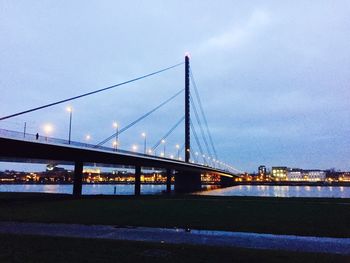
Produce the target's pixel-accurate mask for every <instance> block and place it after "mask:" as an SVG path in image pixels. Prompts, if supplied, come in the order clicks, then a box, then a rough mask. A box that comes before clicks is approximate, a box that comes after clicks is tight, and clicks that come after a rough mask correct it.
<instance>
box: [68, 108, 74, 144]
mask: <svg viewBox="0 0 350 263" xmlns="http://www.w3.org/2000/svg"><path fill="white" fill-rule="evenodd" d="M67 111H68V112H69V134H68V144H70V139H71V134H72V115H73V109H72V107H71V106H69V107H67Z"/></svg>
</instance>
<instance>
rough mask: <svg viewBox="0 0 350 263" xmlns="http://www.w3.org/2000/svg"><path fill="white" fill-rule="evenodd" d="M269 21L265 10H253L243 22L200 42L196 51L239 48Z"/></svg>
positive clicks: (204, 51)
mask: <svg viewBox="0 0 350 263" xmlns="http://www.w3.org/2000/svg"><path fill="white" fill-rule="evenodd" d="M270 21H271V19H270V15H269V14H268V13H267V12H266V11H263V10H255V11H253V12H252V14H251V15H250V17H249V18H248V19H247V21H245V23H242V24H239V25H234V26H232V27H231V28H229V29H227V30H226V31H224V32H223V33H221V34H218V35H215V36H212V37H210V38H209V39H207V40H205V41H204V42H203V43H201V44H200V46H199V48H198V53H206V52H210V51H213V50H221V51H226V50H230V49H234V48H239V47H241V46H243V45H244V44H245V43H247V42H249V41H250V40H251V39H253V38H254V36H255V35H257V34H259V33H260V32H261V31H262V30H263V29H264V28H265V27H266V26H267V25H269V24H270Z"/></svg>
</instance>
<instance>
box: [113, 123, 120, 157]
mask: <svg viewBox="0 0 350 263" xmlns="http://www.w3.org/2000/svg"><path fill="white" fill-rule="evenodd" d="M113 127H114V128H115V144H114V143H113V145H114V150H115V151H117V150H118V136H119V126H118V123H116V122H113Z"/></svg>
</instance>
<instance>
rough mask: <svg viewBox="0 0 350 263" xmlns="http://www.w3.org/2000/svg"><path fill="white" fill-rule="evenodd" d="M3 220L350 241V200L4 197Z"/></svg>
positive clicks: (0, 195) (0, 216)
mask: <svg viewBox="0 0 350 263" xmlns="http://www.w3.org/2000/svg"><path fill="white" fill-rule="evenodd" d="M0 211H1V213H0V221H19V222H47V223H73V224H74V223H77V224H102V225H118V226H148V227H166V228H172V227H179V228H191V229H215V230H228V231H240V232H257V233H272V234H289V235H307V236H328V237H350V199H332V198H330V199H326V198H263V197H258V198H257V197H208V196H188V195H175V196H141V197H134V196H85V197H82V198H80V199H73V198H72V197H71V196H69V195H55V194H24V193H21V194H19V193H17V194H15V193H0Z"/></svg>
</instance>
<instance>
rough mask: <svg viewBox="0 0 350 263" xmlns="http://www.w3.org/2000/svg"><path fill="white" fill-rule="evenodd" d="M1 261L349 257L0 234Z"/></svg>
mask: <svg viewBox="0 0 350 263" xmlns="http://www.w3.org/2000/svg"><path fill="white" fill-rule="evenodd" d="M0 244H1V245H0V262H4V263H5V262H35V263H37V262H38V263H39V262H128V263H131V262H167V263H172V262H174V263H175V262H176V263H178V262H191V263H197V262H220V263H225V262H249V263H254V262H276V263H277V262H284V263H288V262H301V263H302V262H305V263H306V262H308V263H310V262H318V263H323V262H350V257H347V256H340V255H330V254H321V253H297V252H285V251H273V250H254V249H240V248H225V247H223V248H214V247H205V246H192V245H169V244H159V243H144V242H130V241H113V240H98V239H79V238H63V237H41V236H17V235H4V234H1V235H0Z"/></svg>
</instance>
